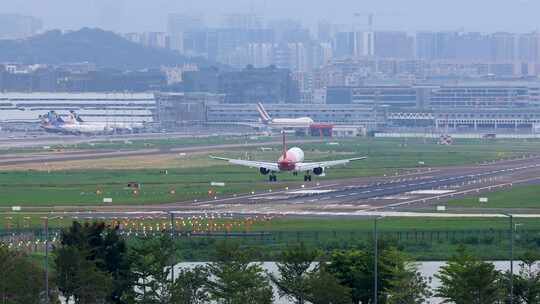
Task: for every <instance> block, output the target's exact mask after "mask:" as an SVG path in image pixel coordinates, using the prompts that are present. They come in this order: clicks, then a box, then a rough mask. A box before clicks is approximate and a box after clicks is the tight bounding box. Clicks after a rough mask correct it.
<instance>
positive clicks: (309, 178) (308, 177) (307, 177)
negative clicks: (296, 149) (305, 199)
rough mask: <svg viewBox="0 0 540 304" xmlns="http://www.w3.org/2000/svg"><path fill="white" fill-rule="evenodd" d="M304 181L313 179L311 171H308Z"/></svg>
mask: <svg viewBox="0 0 540 304" xmlns="http://www.w3.org/2000/svg"><path fill="white" fill-rule="evenodd" d="M304 181H305V182H310V181H311V174H310V173H309V172H306V175H304Z"/></svg>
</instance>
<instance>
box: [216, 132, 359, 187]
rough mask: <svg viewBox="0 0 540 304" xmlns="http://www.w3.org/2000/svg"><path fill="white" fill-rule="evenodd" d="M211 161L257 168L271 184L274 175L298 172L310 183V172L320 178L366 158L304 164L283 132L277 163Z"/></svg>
mask: <svg viewBox="0 0 540 304" xmlns="http://www.w3.org/2000/svg"><path fill="white" fill-rule="evenodd" d="M210 158H212V159H216V160H222V161H227V162H229V163H230V164H233V165H239V166H245V167H250V168H259V172H260V173H261V174H262V175H268V179H269V180H270V181H271V182H276V181H277V176H276V173H278V172H292V173H293V174H294V175H297V174H298V172H303V173H304V174H305V175H304V181H311V172H313V174H315V175H317V176H320V175H322V174H323V173H324V171H325V170H326V168H330V167H335V166H339V165H346V164H348V163H350V162H352V161H357V160H364V159H366V158H367V157H357V158H349V159H342V160H332V161H321V162H304V151H302V149H300V148H298V147H294V148H290V149H287V144H286V142H285V133H284V132H283V153H282V155H281V157H280V158H279V159H278V161H277V162H263V161H252V160H242V159H230V158H223V157H216V156H210Z"/></svg>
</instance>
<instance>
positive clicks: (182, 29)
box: [167, 14, 205, 53]
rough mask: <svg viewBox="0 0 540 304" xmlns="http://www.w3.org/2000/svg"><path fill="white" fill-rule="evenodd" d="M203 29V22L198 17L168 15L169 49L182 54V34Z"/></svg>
mask: <svg viewBox="0 0 540 304" xmlns="http://www.w3.org/2000/svg"><path fill="white" fill-rule="evenodd" d="M204 27H205V25H204V21H203V19H202V17H200V16H190V15H183V14H169V17H168V20H167V33H168V34H169V37H170V46H171V49H173V50H176V51H179V52H181V53H184V33H186V32H188V31H193V30H200V29H202V28H204Z"/></svg>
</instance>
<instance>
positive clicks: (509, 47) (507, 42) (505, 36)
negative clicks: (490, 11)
mask: <svg viewBox="0 0 540 304" xmlns="http://www.w3.org/2000/svg"><path fill="white" fill-rule="evenodd" d="M517 43H518V40H517V35H516V34H513V33H502V32H501V33H494V34H492V35H491V60H492V61H495V62H512V61H514V60H516V59H517V56H516V55H517Z"/></svg>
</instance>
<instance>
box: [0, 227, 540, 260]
mask: <svg viewBox="0 0 540 304" xmlns="http://www.w3.org/2000/svg"><path fill="white" fill-rule="evenodd" d="M60 233H61V231H60V230H58V229H55V230H50V231H49V237H50V244H52V245H54V244H57V242H58V241H59V238H60ZM120 234H121V235H122V236H123V237H124V238H125V239H126V240H127V241H128V242H136V241H138V240H140V239H141V238H146V237H159V236H162V235H166V236H172V237H174V239H175V241H176V244H177V248H178V256H179V258H181V259H183V260H187V261H194V260H206V259H208V258H210V257H211V255H212V253H213V252H214V250H215V246H216V245H217V244H218V243H219V242H235V243H237V244H239V245H240V246H242V247H243V248H246V249H256V250H254V251H256V252H257V254H258V255H259V258H260V259H261V260H272V259H275V258H276V257H277V256H278V255H279V253H280V252H281V251H282V250H283V249H284V248H286V247H287V246H290V245H293V244H298V243H300V242H302V243H304V244H305V245H307V246H309V247H312V248H317V249H319V250H321V251H322V252H324V253H330V252H332V251H335V250H345V249H352V248H360V249H361V248H371V246H372V242H373V236H374V235H373V232H370V231H261V232H234V233H228V232H197V231H176V232H175V233H174V234H171V231H170V230H162V231H146V230H145V231H143V230H133V229H126V230H120ZM378 238H379V240H380V241H381V242H388V243H390V244H392V245H394V246H395V247H397V248H398V249H400V250H402V251H404V252H405V253H407V254H409V255H411V256H412V257H414V258H416V259H419V260H438V259H447V258H448V257H449V255H450V254H451V253H452V252H455V250H456V249H457V248H458V247H459V246H463V245H465V246H468V247H469V249H470V250H472V251H473V252H475V253H476V254H477V255H478V256H480V257H483V258H486V259H506V258H508V248H509V246H510V233H509V231H508V230H504V229H485V230H446V231H445V230H437V231H421V230H400V231H380V232H379V233H378ZM0 242H2V243H5V244H7V245H8V246H9V247H11V248H16V249H19V250H22V251H26V252H28V253H40V252H44V250H45V233H44V231H43V230H42V229H18V230H11V231H9V232H8V231H3V232H2V231H0ZM514 247H515V252H516V256H518V257H519V254H520V253H523V252H525V251H533V250H536V251H537V250H539V249H540V230H538V229H523V230H519V231H517V232H516V233H515V234H514Z"/></svg>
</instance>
